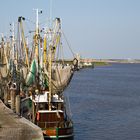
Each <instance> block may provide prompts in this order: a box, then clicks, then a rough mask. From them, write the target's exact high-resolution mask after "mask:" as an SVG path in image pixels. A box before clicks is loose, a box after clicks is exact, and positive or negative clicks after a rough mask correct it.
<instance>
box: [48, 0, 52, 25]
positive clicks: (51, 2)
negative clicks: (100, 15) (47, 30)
mask: <svg viewBox="0 0 140 140" xmlns="http://www.w3.org/2000/svg"><path fill="white" fill-rule="evenodd" d="M49 20H50V27H51V21H52V0H50V19H49Z"/></svg>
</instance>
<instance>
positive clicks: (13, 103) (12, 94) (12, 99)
mask: <svg viewBox="0 0 140 140" xmlns="http://www.w3.org/2000/svg"><path fill="white" fill-rule="evenodd" d="M10 94H11V109H12V110H13V111H15V95H16V93H15V90H11V93H10Z"/></svg>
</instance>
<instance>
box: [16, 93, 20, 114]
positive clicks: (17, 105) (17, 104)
mask: <svg viewBox="0 0 140 140" xmlns="http://www.w3.org/2000/svg"><path fill="white" fill-rule="evenodd" d="M16 113H17V114H18V115H20V95H17V96H16Z"/></svg>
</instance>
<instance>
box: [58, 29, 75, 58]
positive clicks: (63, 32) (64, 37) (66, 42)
mask: <svg viewBox="0 0 140 140" xmlns="http://www.w3.org/2000/svg"><path fill="white" fill-rule="evenodd" d="M61 31H62V30H61ZM62 34H63V36H64V39H65V40H66V43H67V45H68V47H69V49H70V51H71V53H72V55H73V57H75V54H74V52H73V51H72V48H71V46H70V44H69V42H68V40H67V38H66V36H65V34H64V32H63V31H62Z"/></svg>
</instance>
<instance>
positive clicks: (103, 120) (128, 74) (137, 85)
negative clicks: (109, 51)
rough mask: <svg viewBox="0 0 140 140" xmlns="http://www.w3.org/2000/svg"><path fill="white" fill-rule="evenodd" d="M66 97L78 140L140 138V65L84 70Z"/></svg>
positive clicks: (130, 139) (76, 77)
mask: <svg viewBox="0 0 140 140" xmlns="http://www.w3.org/2000/svg"><path fill="white" fill-rule="evenodd" d="M65 94H66V95H69V99H70V104H71V111H72V119H73V121H74V132H75V140H139V139H140V64H112V65H110V66H102V67H96V68H95V69H82V70H80V71H78V72H76V73H75V75H74V77H73V79H72V81H71V83H70V85H69V86H68V88H67V89H66V91H65Z"/></svg>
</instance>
